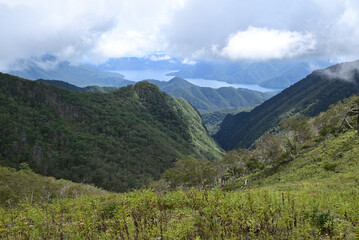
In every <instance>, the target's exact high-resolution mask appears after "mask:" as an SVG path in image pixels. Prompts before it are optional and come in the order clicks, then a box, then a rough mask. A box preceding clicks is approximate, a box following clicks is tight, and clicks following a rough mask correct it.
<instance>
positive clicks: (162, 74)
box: [112, 70, 278, 92]
mask: <svg viewBox="0 0 359 240" xmlns="http://www.w3.org/2000/svg"><path fill="white" fill-rule="evenodd" d="M176 71H177V70H139V71H133V70H131V71H112V72H118V73H121V74H122V75H124V76H125V78H126V79H127V80H131V81H135V82H138V81H142V80H145V79H155V80H160V81H169V80H171V79H172V78H173V76H167V75H166V74H168V73H171V72H176ZM185 79H186V80H187V81H188V82H190V83H192V84H194V85H197V86H200V87H210V88H221V87H234V88H246V89H250V90H255V91H259V92H271V91H278V89H270V88H264V87H261V86H259V85H258V84H245V83H236V84H232V83H227V82H222V81H218V80H215V79H203V78H185Z"/></svg>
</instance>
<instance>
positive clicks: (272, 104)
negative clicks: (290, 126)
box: [215, 61, 359, 150]
mask: <svg viewBox="0 0 359 240" xmlns="http://www.w3.org/2000/svg"><path fill="white" fill-rule="evenodd" d="M358 69H359V61H355V62H351V63H342V64H338V65H334V66H332V67H330V68H327V69H324V70H317V71H314V72H313V73H312V74H310V75H308V76H307V77H306V78H304V79H302V80H301V81H299V82H297V83H295V84H294V85H292V86H291V87H289V88H287V89H285V90H283V91H282V92H281V93H279V94H278V95H276V96H274V97H273V98H271V99H269V100H267V101H265V102H264V103H262V104H261V105H259V106H258V107H256V108H254V109H253V110H252V111H251V112H241V113H238V114H236V115H227V116H226V117H225V119H224V120H223V122H222V124H221V127H220V130H219V131H218V132H217V134H216V135H215V139H216V140H217V141H218V143H219V144H220V145H221V146H222V147H223V148H224V149H225V150H229V149H234V148H240V147H250V146H251V145H252V144H253V142H254V141H255V140H257V139H258V138H259V137H260V136H261V135H262V134H264V133H265V132H267V131H270V130H271V129H273V128H275V127H276V126H278V124H279V123H280V121H281V120H282V119H284V118H286V117H289V116H291V115H294V114H303V115H305V116H314V115H316V114H318V113H320V112H321V111H325V110H326V109H328V107H329V106H330V105H331V104H334V103H336V102H337V101H339V100H342V99H344V98H347V97H349V96H351V95H354V94H358V91H359V87H358V86H359V73H358Z"/></svg>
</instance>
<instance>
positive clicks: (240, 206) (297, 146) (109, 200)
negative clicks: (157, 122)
mask: <svg viewBox="0 0 359 240" xmlns="http://www.w3.org/2000/svg"><path fill="white" fill-rule="evenodd" d="M358 120H359V98H358V97H357V96H356V97H352V98H350V99H345V100H343V101H340V102H338V103H337V104H336V105H332V106H331V107H330V109H329V110H328V111H326V112H322V113H321V114H319V115H317V116H315V117H313V118H307V117H303V116H300V115H298V116H294V117H292V118H289V119H286V120H283V121H282V122H281V124H280V126H281V131H280V133H278V134H276V135H266V136H263V137H262V139H261V140H260V141H259V142H257V143H256V148H254V149H252V150H245V149H242V150H234V151H231V152H228V153H227V154H226V155H225V157H224V158H223V159H222V160H220V161H217V162H208V161H205V160H202V159H201V158H198V157H195V156H190V157H186V158H183V159H182V160H180V161H178V162H177V163H176V165H175V167H174V168H172V169H169V170H167V171H166V172H165V174H164V175H163V178H162V179H161V180H160V181H157V182H152V183H151V182H150V183H149V185H148V186H147V189H145V188H144V189H142V190H137V191H133V192H130V193H125V194H124V193H122V194H113V193H109V192H104V191H102V192H101V190H98V189H95V188H93V187H86V188H84V186H83V185H78V184H73V185H71V184H70V183H67V182H57V181H56V180H54V179H50V178H44V177H40V176H37V175H36V174H34V173H33V172H32V171H31V169H30V168H29V166H28V165H26V164H23V165H22V166H21V169H20V170H19V171H15V170H12V169H9V168H0V170H1V172H2V173H4V175H5V176H6V178H5V180H3V182H2V183H4V182H5V181H7V182H9V181H11V182H13V185H11V188H7V187H5V184H1V185H0V191H1V193H2V194H1V196H5V198H4V197H3V198H2V199H1V204H2V205H1V206H2V208H0V226H1V228H0V233H1V234H2V235H3V236H6V237H7V238H15V239H29V238H30V239H46V238H63V239H95V238H96V239H114V238H119V239H154V238H159V239H357V238H358V237H359V218H358V214H357V213H358V211H359V205H358V201H357V199H358V197H359V191H358V187H357V186H358V181H359V178H358V176H359V161H358V158H357V156H358V155H359V147H358V146H359V137H358V129H357V126H358V125H359V122H358ZM18 178H24V179H34V180H33V182H36V183H37V184H38V185H39V186H40V187H38V186H37V185H34V184H28V185H27V188H25V189H24V188H23V187H22V186H21V185H20V184H18V183H17V182H18V181H17V180H16V179H18ZM50 184H53V185H56V186H57V189H59V188H60V189H61V191H57V190H56V188H55V190H53V192H51V191H50V190H49V189H52V187H48V188H45V187H41V186H42V185H43V186H49V185H50ZM69 185H71V187H72V189H77V191H67V192H66V190H68V189H70V187H69ZM43 189H47V191H46V190H43ZM171 189H172V190H171ZM11 191H14V192H15V191H19V192H20V193H21V194H20V195H18V196H16V195H14V194H11ZM3 193H7V194H3ZM60 193H61V194H62V195H61V194H60ZM41 194H43V197H40V196H41ZM39 195H40V196H39ZM19 198H22V201H20V199H19Z"/></svg>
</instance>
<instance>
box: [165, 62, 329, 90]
mask: <svg viewBox="0 0 359 240" xmlns="http://www.w3.org/2000/svg"><path fill="white" fill-rule="evenodd" d="M329 65H330V63H329V62H327V61H323V60H303V61H299V60H292V61H279V60H277V61H265V62H246V61H240V62H227V61H207V62H199V63H197V64H194V65H187V66H184V67H183V68H182V69H180V70H179V71H177V72H173V73H170V74H169V75H171V76H177V77H183V78H204V79H215V80H218V81H224V82H228V83H252V84H259V85H260V86H263V87H267V88H277V89H284V88H286V87H289V86H290V85H292V84H293V83H295V82H297V81H299V80H300V79H302V78H304V77H305V76H307V75H308V74H310V73H311V71H312V69H313V67H315V68H316V69H319V68H324V67H327V66H329Z"/></svg>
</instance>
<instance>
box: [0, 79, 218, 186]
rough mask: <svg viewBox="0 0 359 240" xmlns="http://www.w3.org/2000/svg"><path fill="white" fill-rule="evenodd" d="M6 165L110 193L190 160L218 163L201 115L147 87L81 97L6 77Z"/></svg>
mask: <svg viewBox="0 0 359 240" xmlns="http://www.w3.org/2000/svg"><path fill="white" fill-rule="evenodd" d="M0 112H1V118H0V121H1V123H0V135H1V139H0V143H1V144H0V164H1V165H2V166H8V167H13V168H18V167H19V166H20V164H21V163H24V162H25V163H28V164H29V165H30V167H31V168H32V169H33V170H34V171H35V172H37V173H40V174H43V175H47V176H54V177H56V178H64V179H69V180H72V181H75V182H82V183H92V184H95V185H96V186H98V187H102V188H105V189H108V190H111V191H125V190H129V189H132V188H135V187H140V186H141V185H142V184H144V183H145V182H146V180H147V179H151V178H152V179H158V178H159V177H160V176H161V174H162V173H163V172H164V171H165V170H166V169H168V168H169V167H171V166H173V163H174V162H175V161H176V160H177V159H179V158H181V157H183V156H186V155H189V154H194V155H196V156H203V157H206V158H208V159H212V160H214V159H218V158H219V157H220V156H221V155H222V150H221V149H220V148H219V147H218V145H217V144H216V143H215V142H214V141H213V140H212V139H211V138H210V136H209V135H208V133H207V131H206V129H205V127H204V126H203V122H202V119H201V117H200V116H199V115H198V112H197V111H196V110H195V109H194V108H193V107H192V106H191V105H190V104H188V102H186V101H185V100H183V99H173V98H172V97H170V96H169V95H167V94H165V93H163V92H161V91H160V90H159V89H158V87H157V86H155V85H153V84H151V83H148V82H140V83H137V84H136V85H130V86H128V87H124V88H120V89H118V90H116V91H115V92H112V93H106V94H105V93H76V92H70V91H67V90H64V89H61V88H57V87H53V86H49V85H46V84H44V83H41V82H34V81H29V80H24V79H20V78H18V77H14V76H11V75H6V74H1V76H0Z"/></svg>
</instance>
